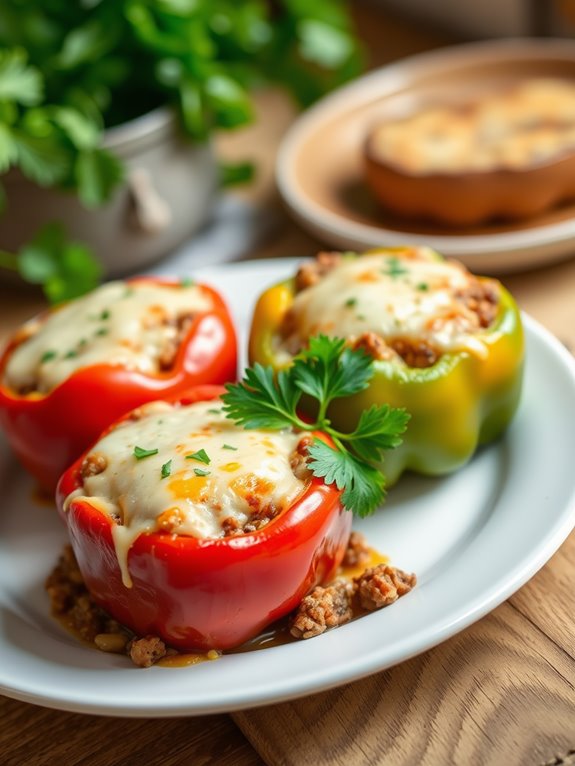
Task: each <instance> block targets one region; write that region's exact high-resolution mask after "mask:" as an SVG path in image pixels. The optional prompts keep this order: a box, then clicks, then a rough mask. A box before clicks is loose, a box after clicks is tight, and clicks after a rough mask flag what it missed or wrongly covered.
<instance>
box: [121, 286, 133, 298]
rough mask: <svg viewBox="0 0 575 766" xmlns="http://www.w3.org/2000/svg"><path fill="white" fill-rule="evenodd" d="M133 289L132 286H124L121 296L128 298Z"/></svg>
mask: <svg viewBox="0 0 575 766" xmlns="http://www.w3.org/2000/svg"><path fill="white" fill-rule="evenodd" d="M134 292H135V290H134V288H133V287H126V289H125V290H124V295H123V296H122V298H130V297H131V296H132V295H133V294H134Z"/></svg>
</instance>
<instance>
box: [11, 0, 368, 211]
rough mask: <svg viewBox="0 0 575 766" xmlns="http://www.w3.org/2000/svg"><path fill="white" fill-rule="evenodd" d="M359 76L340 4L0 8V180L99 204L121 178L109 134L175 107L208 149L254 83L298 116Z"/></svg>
mask: <svg viewBox="0 0 575 766" xmlns="http://www.w3.org/2000/svg"><path fill="white" fill-rule="evenodd" d="M360 69H361V54H360V50H359V46H358V43H357V40H356V38H355V37H354V34H353V31H352V28H351V24H350V20H349V16H348V13H347V9H346V4H345V3H344V2H342V0H1V2H0V173H4V172H6V171H7V170H8V169H9V168H10V167H12V166H17V167H19V168H20V170H21V171H22V173H23V174H24V175H25V176H27V177H28V178H30V179H32V180H33V181H35V182H36V183H38V184H40V185H42V186H55V185H57V186H59V187H63V188H71V189H76V190H77V192H78V195H79V197H80V199H81V200H82V202H83V203H84V205H86V206H87V207H91V206H96V205H99V204H101V203H103V202H105V201H106V200H107V199H108V198H109V197H110V194H111V193H112V191H113V189H114V187H115V186H116V184H117V183H118V182H119V181H120V180H121V178H122V168H121V165H120V163H119V162H118V161H117V160H116V158H115V157H114V156H113V155H112V154H111V153H110V152H108V151H106V150H104V149H102V148H101V147H100V144H101V138H102V131H103V130H104V129H105V128H107V127H111V126H114V125H118V124H120V123H123V122H125V121H127V120H130V119H132V118H134V117H137V116H139V115H142V114H145V113H146V112H148V111H149V110H151V109H153V108H154V107H156V106H159V105H161V104H164V103H172V104H174V105H175V106H176V107H177V109H178V111H179V114H180V116H181V123H182V126H183V129H184V131H185V132H186V133H187V134H188V135H189V136H191V137H192V138H194V139H199V140H205V139H206V138H207V137H208V136H209V135H210V134H211V132H212V131H213V130H214V129H216V128H235V127H238V126H240V125H244V124H246V123H247V122H249V121H250V120H251V119H252V117H253V110H252V103H251V98H250V95H249V91H250V89H251V88H252V87H253V86H255V85H257V84H259V83H262V82H270V81H271V82H275V83H280V84H281V85H283V86H284V87H286V88H287V89H289V90H290V91H291V92H292V93H293V95H294V96H295V98H296V99H297V101H298V102H299V103H300V104H302V105H304V106H306V105H308V104H310V103H311V102H312V101H314V100H315V99H317V98H318V97H319V96H321V95H322V94H323V93H325V92H326V91H327V90H329V89H330V88H333V87H335V86H337V85H339V84H341V83H342V82H344V81H345V80H347V79H349V78H350V77H352V76H353V75H355V74H357V73H358V72H359V71H360ZM246 172H247V171H246V170H245V169H244V170H243V172H242V173H239V174H237V175H238V178H240V179H245V177H246ZM233 177H234V176H233V174H232V175H231V176H230V178H229V179H228V180H233ZM0 199H1V195H0Z"/></svg>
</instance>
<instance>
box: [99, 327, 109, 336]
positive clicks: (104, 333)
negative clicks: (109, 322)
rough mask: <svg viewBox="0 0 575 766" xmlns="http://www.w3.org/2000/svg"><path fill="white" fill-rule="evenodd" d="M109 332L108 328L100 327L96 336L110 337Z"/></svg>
mask: <svg viewBox="0 0 575 766" xmlns="http://www.w3.org/2000/svg"><path fill="white" fill-rule="evenodd" d="M109 332H110V331H109V330H108V328H107V327H100V329H99V330H96V335H99V336H103V335H108V333H109Z"/></svg>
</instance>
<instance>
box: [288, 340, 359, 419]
mask: <svg viewBox="0 0 575 766" xmlns="http://www.w3.org/2000/svg"><path fill="white" fill-rule="evenodd" d="M292 369H293V371H292V376H293V379H294V382H295V384H296V385H297V386H298V388H299V389H301V391H303V392H304V393H306V394H309V396H313V397H314V398H315V399H318V400H319V401H320V402H322V404H323V408H324V412H325V410H326V409H327V407H328V406H329V404H330V402H331V401H332V400H333V399H339V398H341V397H344V396H351V395H352V394H356V393H357V392H358V391H363V390H364V389H365V388H367V386H368V385H369V381H370V380H371V378H372V377H373V373H374V368H373V360H372V358H371V357H370V356H369V354H367V353H366V352H365V351H364V350H363V349H351V348H348V347H346V345H345V341H344V340H343V339H334V338H328V337H326V336H325V335H318V336H316V337H313V338H310V341H309V346H308V348H307V349H305V350H304V351H302V352H301V353H300V354H298V356H297V357H296V358H295V360H294V364H293V368H292Z"/></svg>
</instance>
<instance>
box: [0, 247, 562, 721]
mask: <svg viewBox="0 0 575 766" xmlns="http://www.w3.org/2000/svg"><path fill="white" fill-rule="evenodd" d="M299 260H301V259H294V258H289V259H288V258H286V259H281V260H280V259H264V260H261V261H257V260H253V261H244V262H239V263H237V264H234V265H232V266H230V265H226V266H225V267H218V266H214V267H209V266H208V267H204V268H202V269H198V270H196V271H195V272H194V273H195V274H197V275H198V276H200V275H201V274H202V273H205V274H209V273H212V274H217V273H218V272H220V271H221V270H222V269H224V270H225V271H227V272H231V271H237V270H242V271H247V272H249V271H251V270H254V271H258V270H259V269H261V267H262V266H263V267H264V270H265V271H266V272H268V271H269V272H274V273H273V275H272V278H274V277H277V278H281V277H282V275H283V272H284V271H287V270H288V269H290V268H292V267H293V265H294V264H295V263H297V262H298V261H299ZM265 276H266V278H267V277H268V276H270V274H268V273H266V275H265ZM524 324H525V329H526V335H533V337H534V338H535V339H536V341H537V342H538V343H539V344H541V346H542V347H545V348H546V349H547V350H548V351H550V353H552V355H553V358H554V359H555V361H556V362H557V364H558V365H559V367H560V368H561V369H562V370H563V372H564V374H565V376H566V380H568V383H569V385H570V390H572V391H573V392H575V359H573V357H572V356H571V355H570V354H569V352H568V351H567V350H566V349H565V348H564V347H563V346H562V344H561V343H560V341H559V340H557V338H555V336H554V335H552V333H550V332H549V331H548V330H546V329H545V328H544V327H543V326H542V325H541V324H540V323H539V322H537V321H536V320H534V319H532V318H531V317H529V316H527V315H524ZM527 369H529V367H528V368H527ZM527 374H528V373H527ZM553 518H554V523H553V524H552V526H551V528H550V529H549V530H548V534H547V535H546V536H545V537H544V538H543V544H539V545H538V547H536V548H535V549H534V550H535V551H536V555H535V556H533V549H529V550H528V551H523V553H522V556H521V557H520V562H519V564H516V565H515V567H514V569H513V570H512V571H511V572H510V573H509V575H508V576H506V579H504V581H503V582H502V583H496V584H495V585H496V586H497V587H496V592H491V591H492V590H493V588H494V587H495V585H493V584H492V585H491V590H490V593H489V596H488V597H486V596H485V592H484V590H482V591H481V592H480V593H479V594H477V593H476V594H475V597H474V599H473V600H472V602H471V605H470V606H469V607H468V608H465V609H460V608H459V607H457V605H456V607H455V608H453V607H452V608H450V609H449V610H447V614H446V615H444V617H443V621H444V623H445V621H446V620H447V617H448V616H449V615H450V614H451V613H454V614H455V616H456V618H455V619H452V620H451V621H449V620H448V621H447V624H442V627H441V629H439V630H437V631H436V632H435V633H434V634H432V635H431V636H429V635H428V636H427V637H426V638H425V640H424V639H423V638H422V636H423V633H422V632H420V633H419V634H417V635H416V636H415V640H414V639H412V640H411V643H409V641H408V642H407V651H405V649H402V650H401V651H399V654H400V656H399V657H395V658H391V660H389V659H388V660H387V661H385V662H383V663H382V662H381V657H380V651H379V650H378V651H377V652H372V653H371V654H370V658H369V661H368V662H366V661H365V660H363V658H359V659H358V658H357V657H353V658H352V659H348V661H347V662H345V663H343V665H342V666H341V667H340V668H339V670H338V672H337V673H336V674H335V675H334V674H333V673H331V674H327V672H326V671H324V676H326V674H327V677H326V678H324V680H323V682H322V683H320V684H317V683H316V681H315V679H314V678H312V679H311V680H308V681H307V682H306V683H300V684H299V685H298V686H297V687H296V688H291V690H290V689H289V688H287V689H286V688H284V687H286V686H287V687H289V686H290V683H289V681H286V680H285V679H283V680H282V683H281V684H280V688H281V689H282V691H281V692H280V693H279V694H274V695H273V696H270V695H269V694H267V693H266V690H265V687H264V690H263V692H262V691H261V689H260V687H258V689H259V690H258V689H256V691H255V693H254V692H251V693H250V694H248V695H247V696H246V695H245V692H242V693H240V694H239V695H238V693H237V692H235V697H234V696H232V697H231V698H230V696H229V695H228V697H227V698H226V699H225V700H220V701H211V702H208V703H207V704H200V703H199V702H194V703H192V704H191V705H190V704H189V702H188V703H186V702H185V701H184V702H183V701H182V700H181V699H180V698H178V697H176V700H175V701H173V702H172V703H171V704H166V703H165V702H164V701H163V702H162V704H161V707H154V705H153V704H150V699H149V698H145V699H140V700H137V699H135V698H133V699H132V702H131V705H130V706H127V705H126V703H125V701H123V700H121V699H120V700H119V701H118V702H116V703H115V702H114V700H111V701H107V702H106V703H101V702H98V701H95V702H94V701H88V702H86V701H85V699H78V694H77V691H78V690H77V689H72V692H76V693H75V694H74V693H72V694H70V693H69V692H68V693H67V694H66V690H64V692H63V691H62V689H60V688H59V689H57V690H56V693H55V694H54V693H52V694H46V693H41V692H40V693H39V692H37V691H36V692H34V691H33V687H34V683H32V684H30V680H28V683H27V684H20V685H16V686H14V685H10V684H6V683H5V681H6V679H5V678H2V676H5V671H4V670H3V669H2V667H1V666H0V692H2V693H4V694H6V695H7V696H9V697H12V698H14V699H19V700H22V701H25V702H30V703H33V704H41V705H44V706H47V707H52V708H56V709H60V710H67V711H72V712H83V713H92V714H100V715H113V716H120V717H150V716H154V717H175V716H184V715H186V716H189V715H208V714H212V713H223V712H231V711H233V710H241V709H245V708H250V707H258V706H262V705H266V704H275V703H279V702H284V701H288V700H290V699H296V698H298V697H302V696H307V695H309V694H314V693H319V692H321V691H325V690H327V689H330V688H334V687H336V686H339V685H341V684H344V683H349V682H351V681H355V680H359V679H361V678H364V677H366V676H369V675H371V674H373V673H376V672H379V671H381V670H384V669H385V668H388V667H391V666H393V665H395V664H398V663H399V662H403V661H404V660H407V659H409V658H410V657H413V656H416V655H418V654H420V653H422V652H424V651H427V650H428V649H430V648H432V647H433V646H436V645H437V644H439V643H441V642H443V641H444V640H446V639H447V638H450V637H451V636H453V635H455V634H456V633H458V632H460V631H461V630H463V629H464V628H466V627H468V626H469V625H471V624H472V623H474V622H476V621H477V620H479V619H481V618H482V617H483V616H485V615H486V614H487V613H489V612H490V611H492V610H493V609H494V608H495V607H497V606H498V605H499V604H501V603H502V602H503V601H505V600H506V599H507V598H509V596H510V595H511V594H512V593H514V592H516V591H517V590H518V589H519V588H520V587H521V586H522V585H523V584H525V583H526V582H527V581H528V580H529V579H530V578H531V577H532V576H533V575H534V574H535V573H536V572H537V571H539V569H540V568H541V567H542V566H543V565H544V564H545V563H546V562H547V561H548V560H549V558H550V557H551V556H552V555H553V553H554V552H555V551H556V550H557V549H558V548H559V547H560V545H561V543H562V542H563V541H564V540H565V539H566V538H567V536H568V535H569V533H570V532H571V530H572V529H573V527H574V525H575V479H574V481H573V484H572V486H571V489H570V495H569V501H568V502H567V503H566V504H565V505H564V506H562V508H561V511H560V513H558V514H555V515H554V517H553ZM528 556H529V557H530V560H529V562H528V565H527V564H526V563H525V560H526V559H527V557H528ZM334 633H337V632H336V631H334ZM331 635H333V634H331ZM405 645H406V642H403V643H402V646H405ZM290 646H297V645H290ZM1 649H2V637H1V635H0V651H1ZM182 670H183V672H185V669H182ZM109 672H112V673H114V672H116V669H115V668H114V669H110V670H109ZM118 672H122V671H118ZM134 672H136V673H140V672H143V671H134ZM152 672H153V669H152ZM166 672H173V671H171V670H167V671H166ZM36 686H37V684H36Z"/></svg>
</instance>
